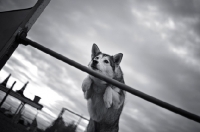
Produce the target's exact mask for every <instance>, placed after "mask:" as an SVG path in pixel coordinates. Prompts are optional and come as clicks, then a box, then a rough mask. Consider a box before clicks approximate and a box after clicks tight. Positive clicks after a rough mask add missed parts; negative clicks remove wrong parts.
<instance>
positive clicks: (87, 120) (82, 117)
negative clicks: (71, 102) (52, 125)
mask: <svg viewBox="0 0 200 132" xmlns="http://www.w3.org/2000/svg"><path fill="white" fill-rule="evenodd" d="M63 109H64V110H67V111H68V112H71V113H72V114H74V115H77V116H79V117H81V118H82V119H84V120H87V121H89V119H87V118H85V117H83V116H82V115H79V114H77V113H75V112H73V111H71V110H69V109H67V108H63Z"/></svg>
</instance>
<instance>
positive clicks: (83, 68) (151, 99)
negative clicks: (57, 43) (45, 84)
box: [19, 36, 200, 123]
mask: <svg viewBox="0 0 200 132" xmlns="http://www.w3.org/2000/svg"><path fill="white" fill-rule="evenodd" d="M19 40H20V42H21V43H22V44H25V45H30V46H32V47H34V48H37V49H39V50H41V51H43V52H45V53H46V54H49V55H51V56H53V57H55V58H57V59H58V60H61V61H63V62H65V63H67V64H69V65H71V66H74V67H76V68H78V69H79V70H81V71H83V72H87V73H88V74H90V75H92V76H95V77H97V78H99V79H101V80H104V81H105V82H107V83H110V84H112V85H114V86H116V87H118V88H120V89H122V90H125V91H127V92H129V93H131V94H133V95H135V96H138V97H140V98H142V99H144V100H146V101H149V102H151V103H153V104H156V105H158V106H160V107H162V108H165V109H167V110H169V111H172V112H174V113H176V114H179V115H182V116H184V117H186V118H188V119H191V120H193V121H196V122H198V123H200V117H199V116H198V115H195V114H193V113H190V112H187V111H185V110H183V109H181V108H178V107H176V106H173V105H171V104H169V103H166V102H164V101H161V100H159V99H156V98H155V97H152V96H150V95H147V94H145V93H143V92H140V91H138V90H136V89H133V88H132V87H130V86H127V85H125V84H122V83H120V82H118V81H116V80H113V79H111V78H108V77H106V76H104V75H102V74H99V73H97V72H95V71H93V70H91V69H89V68H87V67H86V66H83V65H81V64H79V63H77V62H75V61H73V60H71V59H69V58H67V57H65V56H63V55H61V54H59V53H56V52H55V51H52V50H51V49H48V48H46V47H44V46H42V45H40V44H38V43H36V42H33V41H32V40H30V39H27V38H26V37H24V36H20V38H19Z"/></svg>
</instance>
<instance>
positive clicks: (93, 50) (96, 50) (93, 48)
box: [91, 44, 101, 58]
mask: <svg viewBox="0 0 200 132" xmlns="http://www.w3.org/2000/svg"><path fill="white" fill-rule="evenodd" d="M99 53H101V51H100V50H99V48H98V46H97V45H96V44H93V45H92V55H91V57H92V58H94V57H95V56H96V55H97V54H99Z"/></svg>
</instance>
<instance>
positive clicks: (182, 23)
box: [0, 0, 200, 132]
mask: <svg viewBox="0 0 200 132" xmlns="http://www.w3.org/2000/svg"><path fill="white" fill-rule="evenodd" d="M35 2H36V1H35V0H32V1H30V0H29V1H27V0H18V1H17V2H16V1H15V0H9V1H7V0H4V1H2V0H1V1H0V11H5V10H13V9H20V8H26V7H30V6H32V5H34V3H35ZM199 7H200V1H199V0H151V1H150V0H121V1H119V0H109V1H108V0H101V1H100V0H99V1H97V0H96V1H94V0H93V1H92V0H85V1H83V0H68V1H65V0H52V1H51V2H50V4H49V5H48V7H47V8H46V9H45V11H44V12H43V13H42V15H41V16H40V17H39V19H38V20H37V22H36V23H35V24H34V26H33V27H32V29H31V30H30V32H29V34H28V38H30V39H32V40H34V41H37V42H39V43H41V44H42V45H44V46H46V47H48V48H50V49H52V50H54V51H56V52H58V53H61V54H63V55H64V56H66V57H68V58H70V59H73V60H75V61H77V62H79V63H81V64H83V65H87V64H88V62H89V61H90V54H91V47H92V44H93V43H96V44H97V45H98V46H99V48H100V50H101V51H102V52H104V53H108V54H111V55H114V54H116V53H123V54H124V56H123V60H122V62H121V67H122V70H123V72H124V78H125V82H126V84H127V85H129V86H131V87H133V88H135V89H137V90H140V91H142V92H144V93H146V94H148V95H151V96H154V97H156V98H158V99H161V100H163V101H166V102H168V103H171V104H173V105H175V106H177V107H181V108H183V109H185V110H187V111H190V112H192V113H195V114H197V115H200V103H199V102H200V81H199V79H200V45H199V43H200V16H199V13H200V8H199ZM9 73H11V74H12V77H11V79H10V80H9V83H8V86H11V85H12V83H13V82H14V80H17V84H16V86H15V87H14V90H17V89H19V88H20V87H21V86H22V85H23V84H24V83H25V82H26V81H30V83H29V84H28V87H27V89H26V91H25V96H27V97H29V98H31V99H32V98H34V95H38V96H40V97H41V98H42V99H41V101H40V102H41V104H43V105H44V107H45V108H44V109H43V111H45V112H46V113H48V114H50V115H51V116H53V117H56V116H57V115H58V113H59V112H60V110H61V108H62V107H66V108H69V109H71V110H73V111H74V112H77V113H79V114H82V115H84V116H85V117H87V118H89V116H88V112H87V106H86V100H84V97H83V93H82V90H81V83H82V80H83V79H84V78H85V77H86V76H87V74H86V73H83V72H81V71H79V70H77V69H75V68H74V67H71V66H68V65H67V64H65V63H63V62H61V61H58V60H56V59H54V58H53V57H51V56H49V55H46V54H44V53H42V52H41V51H38V50H36V49H34V48H32V47H30V46H27V47H25V46H23V45H21V46H19V48H18V49H17V50H16V51H15V53H14V54H13V55H12V57H11V59H10V60H9V61H8V62H7V64H6V65H5V67H4V68H3V70H2V71H1V74H0V79H1V80H3V79H4V78H5V77H6V76H7V75H8V74H9ZM27 109H33V108H27ZM35 113H36V112H35ZM65 116H66V118H72V115H70V114H69V113H67V114H65ZM40 117H41V118H45V117H42V114H40ZM74 119H75V120H77V119H78V118H77V117H76V118H74ZM46 120H47V119H46ZM86 125H87V122H86V121H82V123H81V126H80V128H81V129H83V128H84V127H85V126H86ZM199 131H200V125H199V124H198V123H196V122H194V121H191V120H189V119H186V118H184V117H181V116H179V115H176V114H174V113H172V112H169V111H167V110H165V109H163V108H160V107H158V106H156V105H154V104H151V103H149V102H147V101H144V100H142V99H140V98H138V97H135V96H133V95H131V94H129V93H127V98H126V102H125V107H124V110H123V113H122V116H121V119H120V132H199Z"/></svg>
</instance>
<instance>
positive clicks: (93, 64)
mask: <svg viewBox="0 0 200 132" xmlns="http://www.w3.org/2000/svg"><path fill="white" fill-rule="evenodd" d="M98 63H99V62H98V61H96V60H93V61H92V64H91V67H92V69H94V70H98V68H97V64H98Z"/></svg>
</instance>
